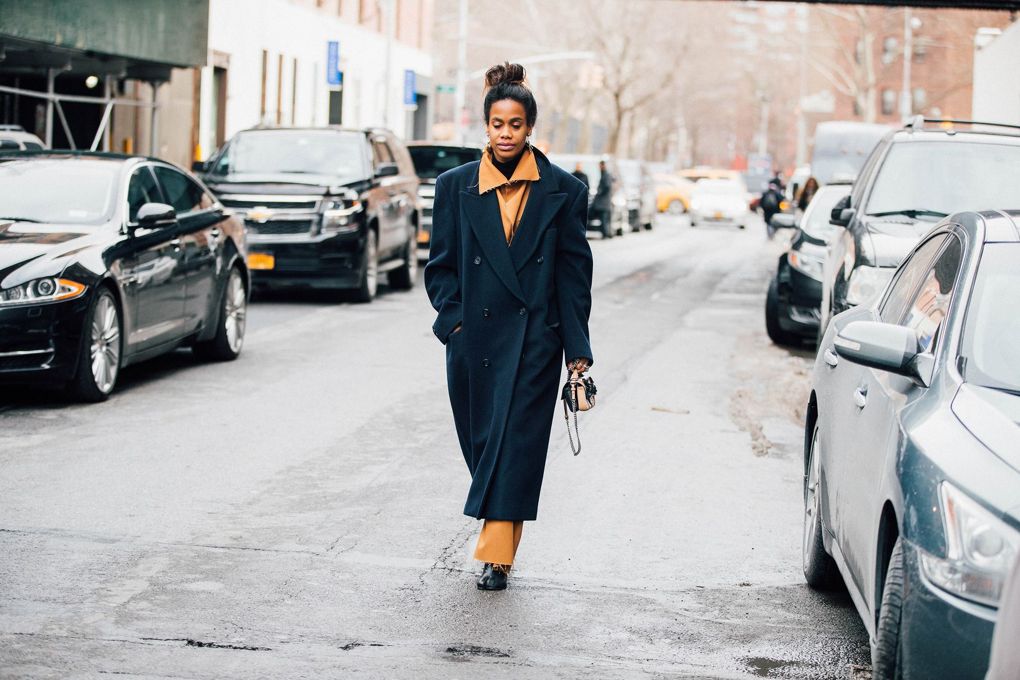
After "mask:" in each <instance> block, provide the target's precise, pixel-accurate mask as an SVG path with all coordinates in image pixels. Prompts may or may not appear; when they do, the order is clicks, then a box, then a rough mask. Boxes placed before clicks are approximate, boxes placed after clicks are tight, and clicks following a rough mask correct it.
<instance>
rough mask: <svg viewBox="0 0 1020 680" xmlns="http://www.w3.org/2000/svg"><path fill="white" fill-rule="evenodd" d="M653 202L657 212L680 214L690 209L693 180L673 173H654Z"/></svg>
mask: <svg viewBox="0 0 1020 680" xmlns="http://www.w3.org/2000/svg"><path fill="white" fill-rule="evenodd" d="M655 182H656V187H655V192H656V194H655V203H656V209H657V210H658V211H659V212H664V213H669V214H670V215H682V214H683V213H685V212H687V211H688V210H690V207H691V189H693V188H694V182H692V181H690V180H689V179H687V178H685V177H681V176H680V175H674V174H658V175H655Z"/></svg>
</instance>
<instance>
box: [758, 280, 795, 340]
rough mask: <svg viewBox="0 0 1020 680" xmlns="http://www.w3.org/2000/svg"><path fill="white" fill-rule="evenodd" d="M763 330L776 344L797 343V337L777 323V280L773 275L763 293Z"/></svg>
mask: <svg viewBox="0 0 1020 680" xmlns="http://www.w3.org/2000/svg"><path fill="white" fill-rule="evenodd" d="M765 331H766V332H767V333H768V335H769V339H770V340H771V341H772V342H774V343H775V344H777V345H784V346H786V345H795V344H797V341H798V338H797V337H796V336H795V335H793V334H791V333H788V332H786V331H784V330H783V328H782V326H780V325H779V282H778V281H777V280H776V279H775V277H773V278H772V280H771V281H770V282H769V290H768V292H767V293H766V294H765Z"/></svg>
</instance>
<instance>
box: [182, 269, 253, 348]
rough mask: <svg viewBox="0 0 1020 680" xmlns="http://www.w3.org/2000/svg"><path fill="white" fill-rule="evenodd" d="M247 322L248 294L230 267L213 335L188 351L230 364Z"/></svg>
mask: <svg viewBox="0 0 1020 680" xmlns="http://www.w3.org/2000/svg"><path fill="white" fill-rule="evenodd" d="M247 319H248V291H247V290H246V289H245V286H244V275H243V274H242V273H241V269H240V267H237V266H234V267H231V268H230V274H228V275H227V283H226V285H224V286H223V294H222V295H221V296H220V303H219V306H218V309H217V312H216V334H215V335H213V337H212V339H210V340H204V341H202V342H196V343H195V345H194V346H193V347H192V348H191V351H192V352H194V353H195V356H197V357H199V358H201V359H207V360H209V361H233V360H234V359H236V358H237V357H238V356H240V354H241V348H242V347H243V346H244V331H245V328H246V326H247Z"/></svg>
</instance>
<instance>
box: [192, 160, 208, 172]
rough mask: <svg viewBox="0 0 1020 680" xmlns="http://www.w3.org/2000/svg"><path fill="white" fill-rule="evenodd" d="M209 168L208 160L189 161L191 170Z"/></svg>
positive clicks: (203, 170)
mask: <svg viewBox="0 0 1020 680" xmlns="http://www.w3.org/2000/svg"><path fill="white" fill-rule="evenodd" d="M208 169H209V161H191V171H192V172H205V171H207V170H208Z"/></svg>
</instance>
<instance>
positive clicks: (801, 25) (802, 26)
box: [795, 5, 811, 167]
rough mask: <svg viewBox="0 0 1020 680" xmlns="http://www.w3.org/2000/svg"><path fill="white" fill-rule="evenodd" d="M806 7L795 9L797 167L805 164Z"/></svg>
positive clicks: (807, 9) (807, 10)
mask: <svg viewBox="0 0 1020 680" xmlns="http://www.w3.org/2000/svg"><path fill="white" fill-rule="evenodd" d="M810 11H811V10H810V9H809V8H808V6H807V5H803V6H798V7H797V13H798V17H797V28H798V29H799V30H800V74H799V75H800V88H799V89H800V93H799V95H798V99H797V160H796V163H795V164H796V165H797V166H798V167H800V166H802V165H804V164H805V163H807V118H806V116H805V112H804V99H805V98H806V97H807V63H808V61H807V57H808V42H807V34H808V16H809V15H808V13H809V12H810Z"/></svg>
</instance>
